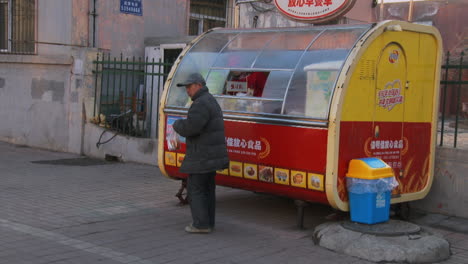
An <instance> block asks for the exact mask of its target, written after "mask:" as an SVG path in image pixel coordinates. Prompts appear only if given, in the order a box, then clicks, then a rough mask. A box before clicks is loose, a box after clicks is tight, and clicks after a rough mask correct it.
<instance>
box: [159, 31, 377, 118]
mask: <svg viewBox="0 0 468 264" xmlns="http://www.w3.org/2000/svg"><path fill="white" fill-rule="evenodd" d="M371 26H372V25H371V24H365V25H352V26H345V25H341V26H323V27H310V28H290V29H285V28H277V29H251V30H246V29H240V30H236V29H216V30H213V31H211V32H208V33H206V34H205V35H203V36H201V38H200V39H199V40H198V41H197V42H196V43H194V45H193V46H192V47H191V48H190V50H189V51H188V52H187V53H186V54H185V56H184V57H183V58H182V60H181V62H180V64H179V66H178V68H177V70H176V72H175V75H174V78H173V79H172V82H171V85H170V88H169V93H168V97H167V100H166V107H168V108H171V107H172V108H187V107H189V105H190V100H189V98H188V96H187V95H186V93H185V89H183V88H180V87H177V86H176V84H177V83H179V82H181V81H182V80H184V79H185V78H186V77H187V76H188V75H189V74H190V73H193V72H199V73H201V74H202V75H203V76H204V77H205V79H206V81H207V86H208V88H209V90H210V92H211V93H212V94H213V95H214V96H215V97H216V98H217V99H218V102H219V103H220V105H221V107H222V108H223V110H224V112H226V113H255V114H256V115H257V114H261V115H267V116H278V117H281V118H284V117H285V116H290V117H297V118H308V119H322V120H323V119H327V118H328V111H329V107H330V100H331V98H332V94H333V89H334V87H335V82H336V79H337V78H338V73H339V72H340V71H341V68H342V66H343V64H344V62H345V60H346V58H347V56H348V54H349V52H350V50H351V49H352V48H353V46H354V45H355V43H356V42H357V40H358V39H359V38H360V37H361V36H362V35H363V34H364V33H365V32H367V31H368V30H369V29H370V28H371Z"/></svg>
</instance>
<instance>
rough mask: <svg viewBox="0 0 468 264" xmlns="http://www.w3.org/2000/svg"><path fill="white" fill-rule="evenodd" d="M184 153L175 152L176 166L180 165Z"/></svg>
mask: <svg viewBox="0 0 468 264" xmlns="http://www.w3.org/2000/svg"><path fill="white" fill-rule="evenodd" d="M184 158H185V154H183V153H177V167H180V166H182V161H184Z"/></svg>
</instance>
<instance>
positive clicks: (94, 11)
mask: <svg viewBox="0 0 468 264" xmlns="http://www.w3.org/2000/svg"><path fill="white" fill-rule="evenodd" d="M96 1H97V0H93V10H92V11H89V15H90V16H92V17H93V33H92V34H93V48H95V47H96V17H97V13H96Z"/></svg>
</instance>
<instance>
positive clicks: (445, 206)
mask: <svg viewBox="0 0 468 264" xmlns="http://www.w3.org/2000/svg"><path fill="white" fill-rule="evenodd" d="M467 160H468V150H460V149H453V148H437V151H436V162H435V175H434V177H435V178H434V182H433V184H432V188H431V191H430V192H429V194H428V195H427V197H426V198H424V199H423V200H420V201H416V202H412V203H411V206H412V207H415V208H419V209H423V210H425V211H429V212H434V213H440V214H445V215H452V216H458V217H464V218H468V192H466V190H467V188H468V175H467V174H466V171H467V170H468V164H467V163H466V161H467Z"/></svg>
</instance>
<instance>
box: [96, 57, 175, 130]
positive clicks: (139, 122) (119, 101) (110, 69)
mask: <svg viewBox="0 0 468 264" xmlns="http://www.w3.org/2000/svg"><path fill="white" fill-rule="evenodd" d="M94 64H95V70H94V71H93V73H94V74H95V87H96V90H95V93H96V94H95V98H96V101H95V105H94V116H96V119H95V120H94V121H95V123H98V124H99V125H100V126H102V127H105V128H107V129H111V130H113V131H116V132H118V133H121V134H125V135H128V136H133V137H144V138H148V137H156V136H157V131H158V120H159V116H158V114H157V113H158V107H159V99H160V96H161V93H162V89H163V83H164V80H165V76H166V75H167V72H169V71H168V69H170V67H171V66H172V64H169V63H162V62H161V60H159V61H157V62H156V61H155V60H154V58H153V59H151V60H149V59H148V57H146V58H145V59H144V60H143V59H142V58H138V59H136V58H135V57H133V58H131V59H130V58H125V59H124V58H123V56H122V55H121V56H120V57H119V58H117V57H113V58H111V55H110V54H107V55H101V56H100V55H99V54H98V55H97V59H96V60H95V61H94Z"/></svg>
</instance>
